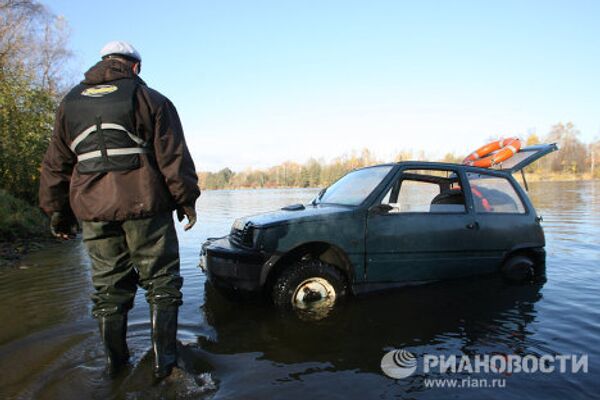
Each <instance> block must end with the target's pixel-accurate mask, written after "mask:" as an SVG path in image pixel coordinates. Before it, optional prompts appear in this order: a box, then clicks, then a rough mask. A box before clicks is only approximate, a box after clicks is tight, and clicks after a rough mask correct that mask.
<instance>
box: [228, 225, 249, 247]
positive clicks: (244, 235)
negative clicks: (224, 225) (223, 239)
mask: <svg viewBox="0 0 600 400" xmlns="http://www.w3.org/2000/svg"><path fill="white" fill-rule="evenodd" d="M253 231H254V227H253V226H252V224H251V223H250V222H246V224H245V225H244V227H243V228H242V229H239V228H236V227H232V228H231V234H230V236H229V240H230V241H231V242H232V243H233V244H236V245H238V246H243V247H252V233H253Z"/></svg>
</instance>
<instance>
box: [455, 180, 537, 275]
mask: <svg viewBox="0 0 600 400" xmlns="http://www.w3.org/2000/svg"><path fill="white" fill-rule="evenodd" d="M465 176H466V179H467V181H468V183H469V191H470V192H471V196H472V202H473V211H474V213H475V221H476V223H477V231H478V241H479V243H478V249H479V250H478V254H479V258H480V260H479V265H480V269H481V270H483V272H493V271H497V270H498V269H499V268H500V266H501V264H502V262H503V260H504V257H505V256H506V254H507V252H509V251H511V250H513V249H515V248H516V247H519V246H524V247H527V246H526V245H528V244H531V245H534V244H535V243H530V242H531V241H532V237H531V232H532V229H531V228H532V226H536V215H535V213H534V212H533V210H532V209H530V208H529V207H528V206H527V204H528V203H527V202H525V201H523V200H524V199H523V198H522V197H521V195H520V194H519V191H518V190H517V188H516V185H517V183H516V182H515V180H514V179H513V178H511V177H510V176H508V175H506V174H502V173H498V172H494V171H486V170H482V169H479V170H470V171H467V172H466V173H465ZM540 232H541V231H540ZM539 241H541V242H543V238H542V239H540V240H538V242H539Z"/></svg>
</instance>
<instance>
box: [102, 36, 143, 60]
mask: <svg viewBox="0 0 600 400" xmlns="http://www.w3.org/2000/svg"><path fill="white" fill-rule="evenodd" d="M111 54H119V55H122V56H125V57H129V58H133V59H136V60H138V61H142V56H140V53H139V52H138V51H137V50H136V49H135V47H133V46H132V45H130V44H129V43H127V42H121V41H118V40H115V41H112V42H108V43H106V44H105V45H104V47H103V48H102V50H100V56H101V57H102V58H104V57H106V56H108V55H111Z"/></svg>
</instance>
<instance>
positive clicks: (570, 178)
mask: <svg viewBox="0 0 600 400" xmlns="http://www.w3.org/2000/svg"><path fill="white" fill-rule="evenodd" d="M514 176H515V178H516V179H517V180H518V181H521V173H515V174H514ZM525 179H527V182H528V183H530V182H582V181H600V179H598V178H592V177H591V176H590V175H589V174H581V175H572V174H536V173H528V172H525ZM323 187H326V186H323ZM323 187H318V186H315V187H302V186H237V187H220V188H210V189H207V188H203V187H201V190H202V191H203V192H204V191H218V190H262V189H265V190H273V189H277V190H284V189H306V190H320V189H322V188H323Z"/></svg>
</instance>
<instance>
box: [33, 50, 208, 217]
mask: <svg viewBox="0 0 600 400" xmlns="http://www.w3.org/2000/svg"><path fill="white" fill-rule="evenodd" d="M123 78H131V79H139V81H140V83H141V85H140V86H139V88H138V90H137V93H136V111H135V125H136V132H135V133H136V135H138V136H140V137H141V138H142V139H144V140H145V141H146V142H148V143H152V145H153V146H152V148H153V151H152V152H151V153H150V154H144V155H141V156H140V157H141V166H140V168H137V169H134V170H130V171H111V172H103V173H95V174H80V173H78V172H77V168H74V166H75V164H76V162H77V157H76V155H75V154H74V153H73V152H72V151H71V150H70V148H69V145H70V139H69V137H70V135H69V132H66V129H65V123H64V119H65V107H64V102H63V103H61V105H60V107H59V108H58V111H57V113H56V122H55V126H54V133H53V135H52V140H51V141H50V145H49V147H48V150H47V152H46V155H45V157H44V160H43V162H42V173H41V178H40V193H39V194H40V207H41V208H42V209H43V210H44V212H46V213H47V214H51V213H53V212H55V211H63V212H68V211H69V210H70V209H72V210H73V212H74V213H75V215H76V216H77V218H78V219H80V220H83V221H123V220H127V219H136V218H143V217H148V216H151V215H154V214H157V213H159V212H164V211H170V210H174V209H175V208H177V207H178V206H183V205H193V204H194V203H195V202H196V199H197V198H198V197H199V196H200V189H199V187H198V177H197V175H196V170H195V167H194V162H193V160H192V158H191V156H190V153H189V151H188V148H187V145H186V143H185V138H184V136H183V129H182V127H181V122H180V121H179V116H178V115H177V111H176V110H175V106H174V105H173V104H172V103H171V102H170V101H169V100H168V99H167V98H166V97H164V96H163V95H161V94H160V93H158V92H157V91H156V90H153V89H150V88H149V87H147V86H146V85H145V83H144V82H143V81H142V80H141V79H140V78H138V77H136V76H135V75H134V74H133V72H132V71H131V69H130V68H127V67H126V65H125V64H123V63H121V62H119V61H118V60H110V59H108V60H103V61H100V62H99V63H98V64H96V65H95V66H93V67H92V68H90V70H89V71H87V72H86V74H85V80H84V81H83V83H85V84H90V85H96V84H102V83H106V82H110V81H114V80H117V79H123Z"/></svg>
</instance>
